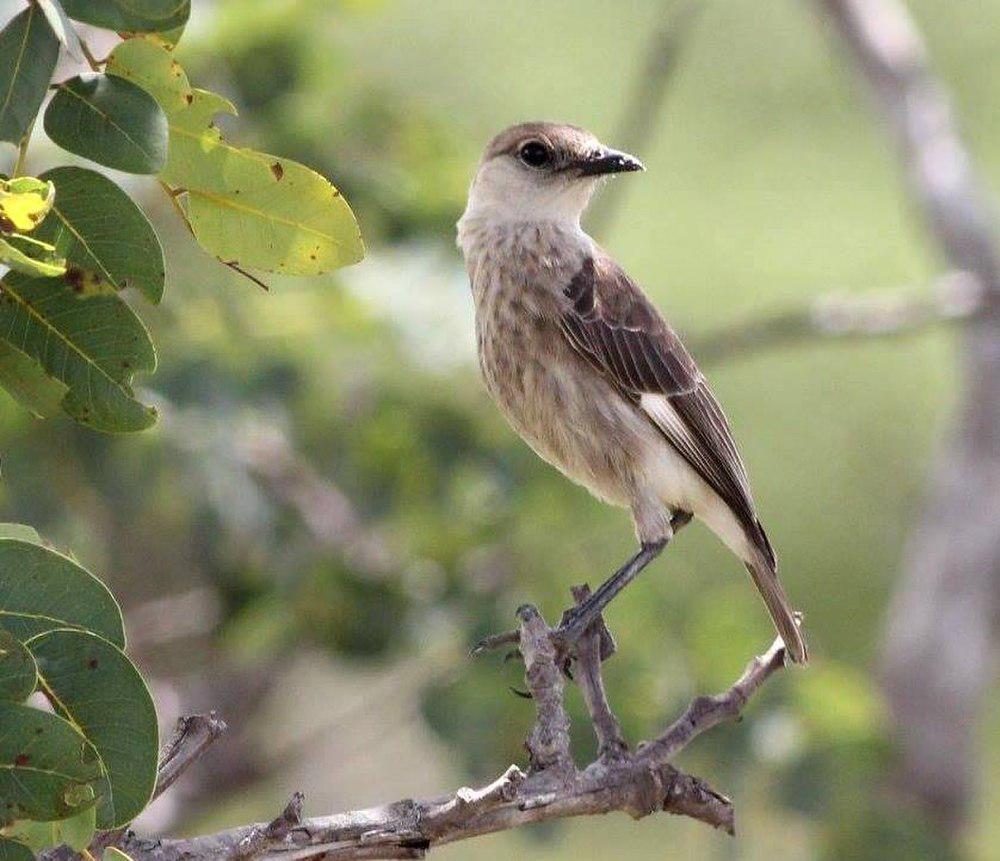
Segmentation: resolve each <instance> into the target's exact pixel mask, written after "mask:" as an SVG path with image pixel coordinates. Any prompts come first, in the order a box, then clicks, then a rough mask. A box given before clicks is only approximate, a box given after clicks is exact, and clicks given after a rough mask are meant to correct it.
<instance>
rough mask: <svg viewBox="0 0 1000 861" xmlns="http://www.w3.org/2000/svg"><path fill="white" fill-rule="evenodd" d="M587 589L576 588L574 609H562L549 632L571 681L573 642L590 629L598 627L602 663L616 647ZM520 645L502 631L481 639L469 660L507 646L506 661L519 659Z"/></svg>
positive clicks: (513, 633) (559, 663) (511, 633)
mask: <svg viewBox="0 0 1000 861" xmlns="http://www.w3.org/2000/svg"><path fill="white" fill-rule="evenodd" d="M589 594H590V593H589V589H586V587H575V588H574V595H575V597H576V598H577V600H578V601H579V603H578V604H577V605H576V606H575V607H571V608H569V609H568V610H565V611H564V612H563V614H562V619H561V620H560V622H559V626H558V627H556V628H553V629H551V631H550V632H549V636H550V638H551V640H552V645H553V648H554V649H555V653H556V654H555V662H556V665H557V666H558V667H560V668H561V669H562V671H563V673H565V675H566V676H567V677H568V678H572V677H573V676H572V672H571V667H572V663H573V660H574V658H575V657H576V643H577V641H578V640H579V639H580V637H582V636H583V635H584V633H586V632H587V631H589V630H590V629H591V628H592V627H594V626H596V627H597V634H598V637H599V641H598V642H599V646H600V648H599V655H600V659H601V662H602V663H603V662H604V661H606V660H607V659H608V658H610V657H611V656H612V655H613V654H614V653H615V649H616V648H617V647H616V645H615V640H614V637H612V636H611V632H610V631H609V630H608V627H607V625H605V624H604V618H603V616H602V615H601V613H600V610H599V609H597V610H596V612H595V608H594V607H593V606H592V605H590V604H588V602H587V600H586V599H587V598H588V597H589ZM519 644H520V632H519V631H516V630H514V631H504V632H503V633H501V634H493V635H491V636H489V637H484V638H483V639H482V640H480V641H479V642H478V643H476V645H475V646H473V647H472V649H471V650H470V652H469V655H470V657H473V658H476V657H479V656H480V655H484V654H486V653H487V652H495V651H499V650H501V649H505V648H507V647H511V646H512V647H514V648H512V649H510V651H508V652H507V654H506V656H505V660H510V659H512V658H518V657H520V654H521V653H520V652H519V651H518V649H517V646H518V645H519Z"/></svg>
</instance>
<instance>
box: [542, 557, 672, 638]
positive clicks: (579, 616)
mask: <svg viewBox="0 0 1000 861" xmlns="http://www.w3.org/2000/svg"><path fill="white" fill-rule="evenodd" d="M669 540H670V539H669V538H662V539H660V540H659V541H651V542H648V543H645V544H643V545H642V546H641V547H640V548H639V550H638V552H637V553H636V554H635V555H634V556H633V557H632V558H631V559H629V560H628V562H626V563H625V564H624V565H622V567H621V568H619V569H618V570H617V571H615V573H614V574H612V575H611V576H610V577H609V578H608V579H607V580H605V581H604V582H603V583H602V584H601V585H600V586H598V587H597V590H596V591H595V592H593V593H592V594H591V595H590V597H589V598H587V599H586V600H585V601H583V602H581V603H579V604H577V605H576V606H575V607H573V608H572V609H570V610H567V611H566V612H565V613H564V614H563V619H562V622H561V623H560V625H559V627H558V628H556V629H555V630H554V631H553V632H552V637H553V639H554V640H555V641H556V642H557V644H558V645H559V646H560V647H562V648H563V649H568V648H569V647H570V646H572V644H573V643H575V642H576V641H577V639H579V637H580V635H581V634H582V633H583V632H584V631H585V630H586V629H587V628H588V627H589V626H590V623H591V622H593V621H594V619H596V618H597V617H598V616H600V615H601V613H602V612H603V611H604V608H605V607H607V606H608V604H610V603H611V602H612V601H613V600H614V597H615V596H616V595H617V594H618V593H619V592H621V591H622V589H624V588H625V587H626V586H628V584H629V583H631V582H632V581H633V580H635V578H636V577H638V576H639V573H640V572H641V571H642V569H643V568H645V567H646V566H647V565H648V564H649V563H650V562H652V561H653V560H654V559H655V558H656V557H657V556H659V555H660V553H662V552H663V548H664V547H666V546H667V543H668V542H669Z"/></svg>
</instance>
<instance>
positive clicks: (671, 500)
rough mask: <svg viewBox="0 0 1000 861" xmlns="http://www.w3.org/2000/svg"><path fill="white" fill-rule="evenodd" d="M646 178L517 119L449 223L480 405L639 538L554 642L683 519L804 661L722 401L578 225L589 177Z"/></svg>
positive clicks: (541, 125)
mask: <svg viewBox="0 0 1000 861" xmlns="http://www.w3.org/2000/svg"><path fill="white" fill-rule="evenodd" d="M644 170H645V167H644V165H643V164H642V162H641V161H639V159H637V158H636V157H635V156H632V155H629V154H628V153H625V152H621V151H618V150H615V149H612V148H610V147H608V146H605V145H604V144H602V143H601V142H600V141H599V140H598V138H597V137H595V136H594V135H593V134H591V133H590V132H588V131H586V130H585V129H582V128H579V127H577V126H573V125H567V124H561V123H552V122H528V123H520V124H518V125H514V126H512V127H510V128H508V129H506V130H505V131H502V132H501V133H500V134H498V135H496V137H494V138H493V139H492V140H491V141H490V143H489V144H488V146H487V147H486V150H485V152H484V154H483V156H482V159H481V160H480V162H479V165H478V168H477V170H476V173H475V176H474V178H473V180H472V183H471V185H470V188H469V194H468V201H467V205H466V208H465V211H464V212H463V214H462V216H461V218H460V219H459V221H458V224H457V242H458V246H459V248H460V249H461V251H462V254H463V256H464V258H465V263H466V269H467V271H468V274H469V281H470V284H471V289H472V296H473V303H474V306H475V332H476V349H477V353H478V358H479V365H480V369H481V372H482V377H483V380H484V382H485V386H486V389H487V390H488V392H489V394H490V396H491V397H492V399H493V401H494V402H495V403H496V405H497V406H498V408H499V410H500V412H501V413H503V415H504V416H505V418H506V419H507V421H508V423H509V424H510V425H511V426H512V428H513V429H514V430H515V431H516V432H517V433H518V434H519V435H520V436H521V437H522V438H523V439H524V440H525V441H526V442H527V443H528V445H529V446H531V448H532V449H534V451H535V452H536V453H537V454H538V455H539V456H540V457H541V458H542V459H543V460H545V461H548V463H550V464H552V465H553V466H554V467H556V468H557V469H558V470H559V471H561V472H562V473H563V474H564V475H565V476H566V477H568V478H569V479H570V480H572V481H574V482H576V483H577V484H580V485H582V486H583V487H585V488H586V489H587V490H589V491H590V492H591V493H592V494H593V495H594V496H596V497H597V498H598V499H600V500H602V501H604V502H606V503H609V504H611V505H614V506H618V507H623V508H626V509H628V510H629V511H630V512H631V515H632V520H633V523H634V526H635V533H636V537H637V539H638V541H639V549H638V550H637V551H636V552H635V553H634V555H632V556H631V557H630V558H629V559H628V560H627V561H626V562H625V563H624V564H623V565H622V566H621V567H620V568H619V569H617V570H616V571H615V572H614V573H613V574H612V575H611V576H610V577H609V578H608V579H607V580H606V581H605V582H604V583H603V584H602V585H601V586H600V587H599V588H598V589H596V590H595V591H594V592H593V593H592V594H591V595H590V596H589V597H588V598H587V599H585V600H584V601H583V602H581V603H579V604H577V605H576V606H575V607H574V608H572V609H571V610H568V611H567V612H566V613H565V614H564V615H563V619H562V622H561V623H560V625H559V626H558V628H557V629H556V630H555V631H554V632H553V636H554V638H556V640H557V641H558V642H560V643H561V644H563V645H564V646H569V647H571V646H572V644H573V643H574V642H575V641H576V639H577V638H578V637H579V636H580V635H581V634H582V633H583V632H584V631H585V630H586V629H587V627H588V626H589V625H590V624H591V623H592V622H593V621H594V620H595V619H596V618H597V617H598V616H599V615H600V614H601V613H602V612H603V610H604V608H605V607H606V606H607V605H608V604H609V603H610V601H611V600H612V599H613V598H614V597H615V596H616V595H617V594H618V593H619V592H620V591H621V590H622V589H624V588H625V587H626V586H627V585H628V584H629V583H631V582H632V581H633V580H634V579H635V578H636V577H637V576H638V575H639V573H640V572H641V571H642V570H643V569H644V568H645V567H646V566H647V565H649V563H650V562H652V561H653V560H654V559H655V558H656V557H657V556H659V555H660V553H661V552H662V551H663V549H664V548H665V547H666V546H667V544H668V543H669V542H670V540H671V539H672V538H673V536H674V534H675V533H676V532H677V531H678V530H679V529H680V528H681V527H683V526H685V525H686V524H687V523H688V522H689V521H690V520H691V519H692V518H696V519H698V520H700V521H701V522H702V523H704V524H705V525H707V526H708V528H709V529H710V530H711V531H712V532H713V533H714V534H715V535H716V536H717V537H718V538H719V539H720V540H721V541H722V543H723V544H724V545H725V546H726V547H727V548H728V549H729V550H730V551H731V552H732V553H734V554H735V555H736V556H737V557H738V558H739V559H740V561H742V562H743V564H744V566H745V567H746V570H747V572H748V573H749V575H750V578H751V580H752V581H753V583H754V584H755V585H756V587H757V590H758V591H759V593H760V596H761V597H762V599H763V602H764V606H765V607H766V609H767V612H768V614H769V615H770V617H771V621H772V622H773V624H774V627H775V628H776V630H777V633H778V635H779V636H780V637H781V639H782V640H783V642H784V646H785V653H786V658H787V659H788V660H791V661H793V662H795V663H798V664H805V663H806V662H807V658H808V652H807V647H806V642H805V639H804V636H803V633H802V630H801V627H800V616H799V614H797V613H795V612H793V610H792V608H791V605H790V603H789V599H788V597H787V594H786V592H785V590H784V588H783V586H782V584H781V581H780V580H779V579H778V571H777V569H778V563H777V556H776V554H775V551H774V549H773V548H772V546H771V542H770V541H769V540H768V537H767V533H766V532H765V531H764V527H763V525H762V524H761V521H760V519H759V517H758V515H757V507H756V505H755V503H754V499H753V495H752V493H751V489H750V482H749V479H748V477H747V470H746V466H745V465H744V462H743V459H742V457H741V455H740V452H739V449H738V448H737V445H736V442H735V440H734V438H733V434H732V430H731V428H730V424H729V421H728V420H727V418H726V416H725V414H724V413H723V411H722V407H721V406H720V404H719V402H718V400H717V399H716V397H715V395H714V394H713V392H712V389H711V388H710V387H709V383H708V381H707V379H706V378H705V376H704V374H703V373H702V372H701V370H700V369H699V368H698V366H697V364H696V363H695V361H694V359H693V358H692V356H691V355H690V353H688V351H687V349H686V348H685V347H684V345H683V344H682V342H681V340H680V338H679V337H678V335H677V334H676V333H675V331H674V330H673V329H672V328H671V326H670V325H669V323H667V321H666V320H665V319H664V317H663V316H662V315H661V313H660V312H659V311H658V310H657V308H656V307H655V306H654V305H653V303H652V302H651V301H650V300H649V299H648V298H647V296H646V295H645V294H644V293H643V291H642V289H641V288H640V287H639V285H638V284H637V283H636V282H635V281H634V280H633V279H632V278H631V277H630V276H629V275H628V274H627V273H626V272H625V270H624V269H623V268H622V267H621V266H620V265H619V264H618V263H617V262H615V260H614V259H613V258H612V257H611V256H610V255H609V254H608V252H606V251H605V250H604V249H602V248H601V247H600V246H599V245H598V244H597V242H595V241H594V239H592V238H591V237H590V236H589V235H588V234H587V233H586V232H585V230H584V229H583V227H582V226H581V217H582V216H583V214H584V212H585V210H586V209H587V206H588V204H589V203H590V201H591V198H592V196H593V195H594V192H595V191H596V190H597V188H598V186H599V185H600V184H601V183H602V181H605V180H606V179H607V178H609V177H612V176H614V175H616V174H623V173H631V172H636V171H644Z"/></svg>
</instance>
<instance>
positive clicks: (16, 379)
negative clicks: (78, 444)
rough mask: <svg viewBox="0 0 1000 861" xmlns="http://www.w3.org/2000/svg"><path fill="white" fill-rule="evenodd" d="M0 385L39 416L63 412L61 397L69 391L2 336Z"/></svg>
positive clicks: (43, 416)
mask: <svg viewBox="0 0 1000 861" xmlns="http://www.w3.org/2000/svg"><path fill="white" fill-rule="evenodd" d="M0 386H3V387H4V389H6V390H7V393H8V394H9V395H10V396H11V397H13V398H14V399H15V400H16V401H17V402H18V403H20V404H21V406H22V407H24V408H25V409H26V410H28V411H29V412H31V413H32V414H34V415H36V416H38V418H40V419H47V418H52V417H53V416H55V415H57V414H58V413H60V412H62V401H63V398H64V397H65V396H66V392H68V391H69V389H68V388H67V387H66V385H65V383H63V382H61V381H60V380H57V379H55V378H54V377H50V376H49V375H48V374H47V373H46V372H45V369H44V368H43V367H42V366H41V365H40V364H39V363H38V362H36V361H35V360H34V359H33V358H31V356H29V355H27V354H26V353H22V352H21V351H20V350H19V349H17V347H15V346H13V345H11V344H8V343H7V342H6V341H4V340H0Z"/></svg>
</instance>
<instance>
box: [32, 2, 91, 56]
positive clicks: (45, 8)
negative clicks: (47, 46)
mask: <svg viewBox="0 0 1000 861" xmlns="http://www.w3.org/2000/svg"><path fill="white" fill-rule="evenodd" d="M35 2H36V3H38V5H39V7H40V8H41V10H42V12H43V13H44V14H45V20H46V21H48V22H49V26H50V27H51V28H52V32H53V33H55V34H56V38H57V39H58V40H59V42H60V43H61V44H62V46H63V47H64V48H65V49H66V50H67V52H68V53H69V55H70V56H71V57H72V58H73V59H74V60H76V61H77V62H78V63H82V62H83V59H84V58H83V49H82V48H81V47H80V37H79V36H78V35H77V33H76V30H75V28H74V27H73V25H72V24H71V23H70V20H69V17H68V16H67V15H66V12H65V10H64V9H63V7H62V5H61V4H60V3H59V0H35Z"/></svg>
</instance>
